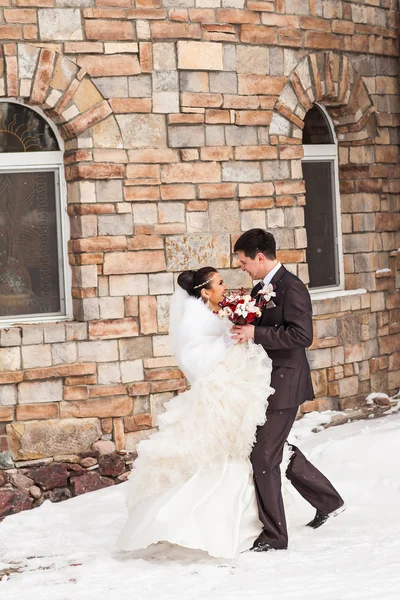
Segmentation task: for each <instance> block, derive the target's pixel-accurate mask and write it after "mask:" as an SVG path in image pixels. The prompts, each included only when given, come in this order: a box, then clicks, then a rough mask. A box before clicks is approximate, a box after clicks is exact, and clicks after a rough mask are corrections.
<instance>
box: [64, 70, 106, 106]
mask: <svg viewBox="0 0 400 600" xmlns="http://www.w3.org/2000/svg"><path fill="white" fill-rule="evenodd" d="M102 100H103V97H102V95H101V94H100V92H99V90H98V89H97V87H96V86H95V85H94V84H93V83H92V82H91V81H90V79H86V78H85V79H82V81H81V83H80V85H79V87H78V89H77V90H76V92H75V94H74V95H73V97H72V102H74V104H76V106H77V107H78V109H79V112H84V111H85V110H88V109H89V108H92V107H93V106H95V105H96V104H99V103H100V102H101V101H102Z"/></svg>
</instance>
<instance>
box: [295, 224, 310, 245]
mask: <svg viewBox="0 0 400 600" xmlns="http://www.w3.org/2000/svg"><path fill="white" fill-rule="evenodd" d="M294 239H295V246H296V248H307V230H306V229H305V228H302V229H295V232H294Z"/></svg>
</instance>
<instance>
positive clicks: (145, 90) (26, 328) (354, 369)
mask: <svg viewBox="0 0 400 600" xmlns="http://www.w3.org/2000/svg"><path fill="white" fill-rule="evenodd" d="M55 4H56V6H55ZM397 8H398V7H397V2H395V1H393V0H368V1H366V2H362V3H361V2H353V1H341V0H324V1H322V0H310V1H307V0H301V1H300V0H286V1H284V0H276V1H260V2H255V1H251V0H247V2H244V1H243V0H221V1H220V0H164V1H163V0H136V4H135V3H134V2H133V1H131V0H97V2H95V1H94V0H81V1H79V0H78V1H77V2H71V1H68V0H65V2H64V1H63V0H57V2H56V3H54V2H53V0H0V17H1V19H0V40H1V45H0V50H1V53H0V96H1V98H3V99H6V98H15V97H18V98H19V99H20V100H22V101H24V102H26V103H27V104H31V105H34V106H37V107H40V108H42V109H43V111H44V112H45V114H46V115H47V117H48V118H49V119H50V120H52V121H53V122H54V123H56V125H57V126H58V128H59V131H60V133H61V135H62V137H63V138H64V142H65V176H66V180H67V188H68V195H67V196H68V197H67V202H68V215H69V217H70V225H71V239H70V242H69V247H68V250H69V259H70V265H71V271H72V289H71V290H70V293H71V295H72V298H73V313H74V315H73V321H72V322H60V323H57V324H50V323H47V324H33V325H21V326H15V327H12V328H8V329H2V330H1V332H0V469H3V471H4V472H3V474H2V479H0V488H1V485H3V486H5V488H4V489H6V490H8V491H7V498H8V499H7V502H6V501H5V500H4V505H6V504H7V505H8V506H11V504H13V502H14V504H13V505H15V506H16V507H17V508H18V506H19V507H20V508H21V507H22V508H24V507H26V506H28V505H30V504H32V502H34V503H36V504H37V503H39V502H41V501H42V499H43V497H44V495H45V493H47V491H48V488H47V491H46V485H43V484H42V483H40V482H41V481H42V479H41V477H42V474H41V472H39V475H38V474H36V475H35V473H33V472H32V468H33V467H35V468H37V469H41V468H42V466H43V464H44V463H49V464H50V465H54V463H58V462H60V463H63V464H64V465H65V464H66V465H70V466H69V467H68V468H67V467H65V469H66V471H65V472H64V475H63V477H62V478H61V479H62V485H60V486H58V487H61V488H63V489H64V491H65V490H67V491H65V495H66V496H68V494H71V493H78V491H77V490H78V489H79V490H80V492H81V491H84V490H85V489H93V486H94V487H96V486H101V485H108V484H109V483H110V482H111V483H112V482H113V481H114V479H112V478H113V477H114V475H115V477H121V476H122V478H124V476H123V473H124V472H126V471H125V470H124V468H122V467H121V468H122V475H121V469H120V468H118V469H116V470H115V469H114V471H112V470H111V471H112V473H111V471H110V470H109V471H107V469H104V468H103V467H101V469H103V471H102V472H100V471H101V469H100V470H99V469H98V468H97V467H96V464H97V465H99V464H100V462H101V461H100V462H98V461H99V460H100V458H99V457H101V456H103V454H104V453H108V454H111V456H114V454H113V453H115V451H122V450H127V451H128V453H129V454H128V456H130V454H131V453H134V451H135V448H136V444H137V441H138V440H140V439H142V438H143V437H145V436H146V435H148V432H149V431H151V430H152V429H153V428H154V427H155V426H156V424H157V414H158V412H159V411H160V409H161V405H162V402H164V401H165V400H167V399H168V398H170V397H171V395H173V394H174V393H175V392H176V391H177V390H182V389H184V387H185V381H184V379H183V378H182V376H181V373H180V372H179V370H178V369H177V368H176V365H175V363H174V360H173V358H172V357H171V356H170V355H169V350H168V346H167V343H166V340H167V338H166V334H167V324H168V301H169V296H170V294H171V293H172V292H173V289H174V281H175V278H176V274H177V273H178V272H179V271H180V270H182V269H185V268H188V267H189V268H191V267H194V268H196V267H198V266H201V265H203V264H207V263H210V264H213V265H215V266H217V267H218V268H219V269H220V270H221V273H222V274H223V276H224V278H225V280H226V281H227V282H228V284H229V285H230V287H236V286H238V285H240V284H242V283H245V284H247V285H248V284H249V282H248V281H246V280H245V279H243V277H242V275H241V273H240V272H239V270H238V269H237V268H235V267H237V263H236V261H235V257H234V256H233V255H232V253H231V249H232V244H233V243H234V241H235V239H236V237H237V235H238V234H239V233H240V232H241V231H244V230H246V229H248V228H250V227H253V226H261V227H267V228H268V229H269V230H271V231H272V232H273V233H274V234H275V236H276V238H277V242H278V246H279V249H280V252H279V258H280V259H281V260H282V261H283V262H284V263H285V264H286V266H287V267H288V268H289V269H290V270H291V271H292V272H294V273H296V274H297V275H298V276H299V277H300V278H301V279H302V280H303V281H305V282H306V283H307V282H308V268H307V264H306V253H305V249H306V246H307V237H306V231H305V226H304V208H303V207H304V205H305V188H304V182H303V180H302V171H301V158H302V156H303V149H302V145H301V138H302V129H303V126H304V117H305V114H306V112H307V110H309V108H310V107H311V106H312V103H313V102H318V103H319V104H320V105H322V106H324V107H325V108H326V109H327V110H328V113H329V114H330V116H331V118H332V120H333V123H334V125H335V129H336V135H337V138H338V142H339V162H340V173H339V177H340V188H341V210H342V215H341V218H342V232H343V250H344V269H345V287H346V289H347V290H356V289H358V288H365V289H366V290H367V292H366V293H356V294H354V295H350V296H342V297H340V296H339V297H337V298H331V299H327V300H315V301H314V314H315V341H314V345H313V347H312V348H311V349H310V352H309V358H310V363H311V367H312V369H313V379H314V384H315V388H316V396H317V398H316V400H315V401H313V402H310V403H308V404H306V405H305V406H304V407H303V410H305V411H307V410H313V409H325V408H337V407H340V408H347V407H351V406H355V405H356V404H359V403H360V402H362V401H364V399H365V396H366V395H367V394H368V393H369V392H370V391H383V392H388V393H393V392H395V391H397V389H398V388H399V386H400V377H399V363H400V352H399V348H400V339H399V338H400V326H399V322H400V300H399V295H400V293H399V291H398V289H399V253H398V252H396V250H397V249H398V248H399V247H400V236H399V222H400V214H399V208H400V206H399V205H400V202H399V193H400V167H399V164H398V142H399V125H400V98H399V87H398V72H399V69H398V55H399V49H398V41H397V36H398V13H397ZM96 444H97V445H96ZM99 444H100V446H99ZM87 458H91V459H93V460H94V463H93V464H91V461H87V460H86V459H87ZM82 460H83V461H86V462H84V463H83V465H82V464H80V463H82ZM31 461H34V462H33V463H32V462H31ZM37 461H39V463H37ZM14 465H16V466H17V467H18V468H19V469H22V471H21V473H22V474H23V475H24V476H25V477H27V478H28V480H29V481H26V480H21V479H20V480H19V481H20V487H21V486H22V487H23V484H22V483H21V482H22V481H25V483H24V485H25V487H23V490H27V489H29V488H30V487H32V486H33V487H37V488H38V489H39V492H37V491H32V493H30V494H29V493H28V492H27V491H21V490H19V491H18V490H17V488H18V485H17V484H16V483H15V481H14V479H15V478H14V479H13V480H12V481H11V479H10V478H11V475H12V472H9V471H8V469H9V468H11V467H13V466H14ZM32 465H33V466H32ZM71 465H75V466H72V467H71ZM45 466H46V465H45ZM100 466H101V465H100ZM78 467H79V468H80V469H81V470H84V469H92V471H93V474H92V475H90V477H89V479H90V482H89V483H87V484H86V487H85V486H81V487H80V488H78V487H77V486H76V485H75V484H73V482H71V478H72V479H73V478H74V477H76V473H77V472H78V471H79V468H78ZM52 468H53V467H52ZM27 469H31V470H30V472H29V474H27V471H26V470H27ZM65 469H64V470H65ZM74 469H75V470H74ZM0 473H1V471H0ZM85 473H86V471H85ZM96 473H97V475H96ZM107 478H108V479H109V480H107ZM82 481H84V480H82ZM11 486H12V493H13V494H14V501H13V502H11V500H10V493H11V492H10V489H11ZM1 489H3V488H1ZM1 489H0V492H1ZM68 490H69V491H68ZM80 492H79V493H80ZM35 494H36V496H35ZM61 495H62V494H61ZM0 496H1V493H0ZM0 506H1V498H0ZM17 508H16V509H17ZM5 510H8V509H7V506H6V509H5ZM0 514H1V511H0Z"/></svg>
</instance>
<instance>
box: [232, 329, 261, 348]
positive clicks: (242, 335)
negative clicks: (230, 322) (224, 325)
mask: <svg viewBox="0 0 400 600" xmlns="http://www.w3.org/2000/svg"><path fill="white" fill-rule="evenodd" d="M254 329H255V327H254V325H234V326H233V327H232V329H231V331H232V333H233V335H232V338H233V339H234V340H236V341H237V343H238V344H244V342H247V340H254Z"/></svg>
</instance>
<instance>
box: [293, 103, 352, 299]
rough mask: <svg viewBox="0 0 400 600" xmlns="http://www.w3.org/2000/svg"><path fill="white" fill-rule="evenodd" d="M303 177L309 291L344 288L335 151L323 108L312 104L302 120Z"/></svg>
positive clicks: (335, 145)
mask: <svg viewBox="0 0 400 600" xmlns="http://www.w3.org/2000/svg"><path fill="white" fill-rule="evenodd" d="M303 147H304V159H303V161H302V167H303V178H304V181H305V185H306V206H305V224H306V231H307V263H308V269H309V274H310V289H315V290H318V291H321V290H322V289H325V288H328V289H329V288H330V289H332V288H339V289H340V288H341V287H342V286H343V259H342V236H341V227H340V197H339V178H338V152H337V144H336V139H335V134H334V128H333V125H332V124H331V121H330V118H329V116H328V114H327V113H326V111H325V109H323V108H322V107H320V106H318V105H317V104H314V105H313V107H312V108H311V109H310V110H309V111H308V113H307V114H306V116H305V119H304V129H303Z"/></svg>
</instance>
